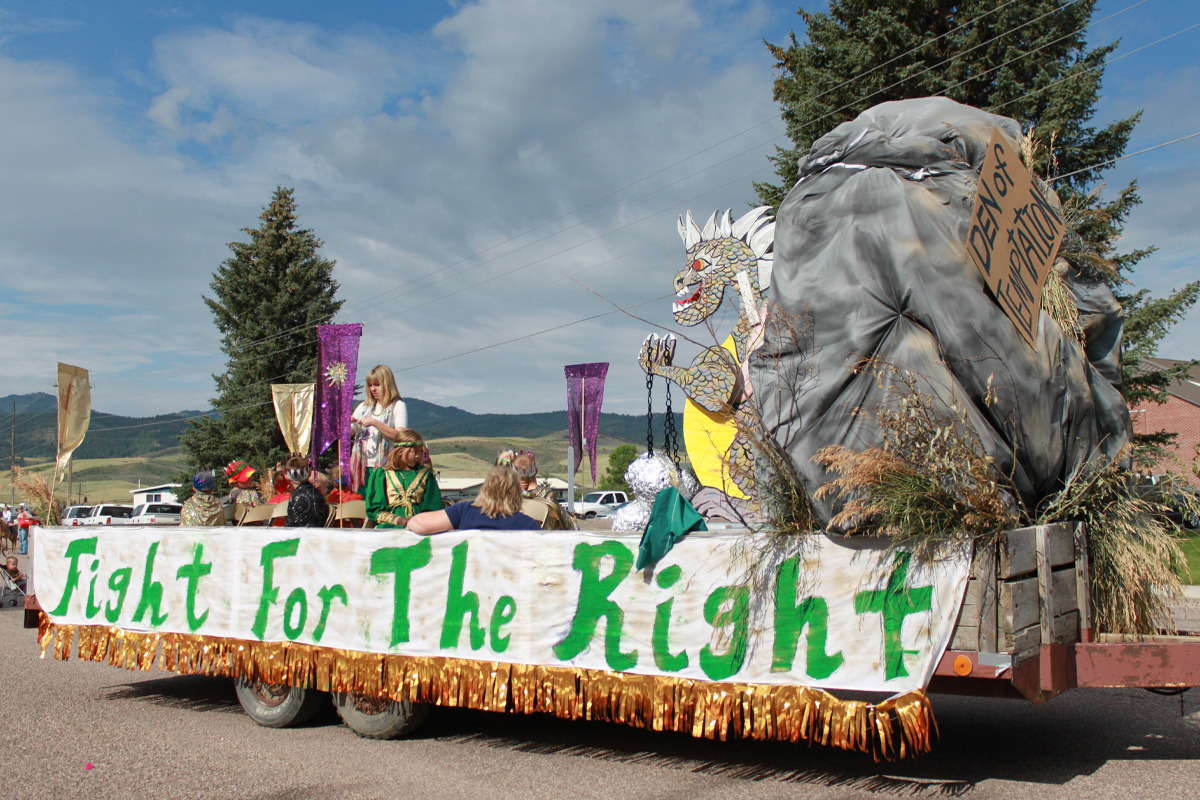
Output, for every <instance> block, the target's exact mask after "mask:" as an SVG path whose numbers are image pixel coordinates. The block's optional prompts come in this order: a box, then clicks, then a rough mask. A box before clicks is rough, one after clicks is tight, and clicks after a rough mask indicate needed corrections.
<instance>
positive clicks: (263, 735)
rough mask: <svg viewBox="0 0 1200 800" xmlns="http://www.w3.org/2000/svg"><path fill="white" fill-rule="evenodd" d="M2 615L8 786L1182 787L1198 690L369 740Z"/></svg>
mask: <svg viewBox="0 0 1200 800" xmlns="http://www.w3.org/2000/svg"><path fill="white" fill-rule="evenodd" d="M20 623H21V614H19V613H17V612H4V613H0V680H2V683H3V694H0V713H2V714H3V718H4V719H5V720H6V721H7V724H6V725H5V726H4V728H3V730H2V731H0V753H2V755H0V770H2V773H3V776H4V778H3V780H4V794H5V796H6V797H7V798H38V800H47V799H52V800H62V799H63V798H75V797H87V798H254V799H255V800H287V799H290V798H296V799H297V800H299V799H300V798H316V799H318V800H320V799H323V798H385V797H404V798H425V797H428V798H438V800H446V799H447V798H480V800H483V799H484V798H486V800H503V798H522V797H546V798H560V797H571V798H608V797H613V798H622V800H628V799H629V798H673V797H687V798H729V797H737V798H759V797H763V798H776V797H805V798H809V797H811V798H826V797H876V796H881V795H882V796H890V795H905V796H908V795H917V796H926V795H930V796H933V795H953V796H969V797H972V798H1005V800H1019V798H1056V797H1063V798H1066V797H1070V798H1092V797H1105V798H1121V799H1122V800H1125V798H1129V797H1133V796H1136V797H1153V798H1156V800H1166V799H1167V798H1195V797H1200V690H1198V691H1193V692H1190V693H1189V694H1187V695H1185V696H1184V702H1183V714H1182V715H1181V713H1180V700H1179V698H1178V697H1160V696H1156V695H1152V694H1150V693H1148V692H1143V691H1139V690H1124V691H1104V692H1097V691H1091V692H1089V691H1075V692H1071V693H1068V694H1066V695H1064V696H1062V697H1059V698H1057V699H1055V700H1054V701H1052V702H1050V703H1048V704H1046V705H1043V706H1041V707H1033V706H1030V705H1028V704H1025V703H1022V702H1018V701H1008V700H980V699H975V698H953V697H941V696H935V697H934V698H933V700H934V708H935V710H936V712H937V716H938V721H939V724H940V726H941V740H940V742H939V743H938V744H937V746H936V749H935V751H934V753H933V754H932V755H930V756H926V757H923V758H921V759H919V760H916V761H911V762H907V763H903V764H879V765H877V764H874V763H872V761H871V759H870V758H869V757H865V756H861V755H853V754H848V753H842V752H838V751H833V750H829V749H825V748H809V747H807V746H804V745H800V746H793V745H782V744H753V743H737V744H724V743H719V742H705V741H696V740H693V739H691V738H689V737H686V736H680V735H665V734H653V733H648V732H645V731H637V730H633V729H629V728H624V727H620V726H615V725H607V724H598V723H573V722H563V721H559V720H555V719H552V718H548V717H541V716H529V717H508V716H504V715H499V714H488V713H483V712H472V711H461V710H454V709H435V712H434V714H433V715H432V716H431V717H430V720H429V722H428V723H427V724H426V725H425V727H423V728H422V729H421V730H420V731H419V732H418V734H417V735H416V737H414V738H412V739H408V740H402V741H393V742H377V741H369V740H364V739H359V738H358V737H356V736H355V735H354V734H353V733H351V732H350V730H349V729H348V728H346V727H344V726H342V725H341V724H340V723H339V720H338V719H337V716H336V714H335V713H333V711H332V708H331V709H330V712H329V713H328V714H326V715H324V716H322V717H319V718H318V719H317V720H316V721H315V722H313V723H312V724H310V725H308V726H306V727H303V728H299V729H293V730H269V729H266V728H260V727H258V726H256V725H255V724H254V723H252V722H251V721H250V719H249V718H248V717H247V716H245V715H244V714H243V713H242V712H241V709H240V706H238V704H237V700H236V698H235V696H234V692H233V687H232V684H231V683H230V682H229V681H227V680H223V679H212V678H202V677H183V676H175V675H172V674H170V673H164V672H159V671H152V672H148V673H142V672H128V671H125V670H120V669H116V668H114V667H109V666H107V665H103V664H90V663H81V662H79V661H77V660H72V661H69V662H65V663H64V662H58V661H54V660H53V659H52V658H46V659H39V658H38V655H37V651H36V645H35V638H34V634H35V632H34V631H29V630H24V629H22V628H21V627H20ZM89 762H90V763H92V764H93V765H94V768H93V769H91V770H87V769H85V765H86V764H87V763H89Z"/></svg>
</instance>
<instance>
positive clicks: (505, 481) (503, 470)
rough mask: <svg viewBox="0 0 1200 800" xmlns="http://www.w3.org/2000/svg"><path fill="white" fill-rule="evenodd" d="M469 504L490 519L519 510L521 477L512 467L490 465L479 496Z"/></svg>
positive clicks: (505, 515)
mask: <svg viewBox="0 0 1200 800" xmlns="http://www.w3.org/2000/svg"><path fill="white" fill-rule="evenodd" d="M471 505H473V506H475V507H476V508H478V509H480V510H481V511H483V513H484V514H487V515H488V516H489V517H491V518H492V519H495V518H496V517H509V516H512V515H513V514H516V513H517V512H518V511H520V510H521V479H520V478H519V477H517V472H516V470H514V469H513V468H512V467H492V468H491V470H489V471H488V474H487V477H486V478H484V480H483V486H481V487H479V496H478V497H476V498H475V502H473V503H471Z"/></svg>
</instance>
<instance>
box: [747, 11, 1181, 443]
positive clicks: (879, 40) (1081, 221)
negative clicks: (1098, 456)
mask: <svg viewBox="0 0 1200 800" xmlns="http://www.w3.org/2000/svg"><path fill="white" fill-rule="evenodd" d="M1095 5H1096V0H1074V1H1072V0H1017V2H1011V3H998V2H997V1H996V0H884V2H880V1H879V0H871V1H869V2H868V1H866V0H831V2H830V4H829V12H828V13H826V14H815V13H810V12H808V11H805V10H804V9H800V10H799V12H798V13H799V15H800V17H801V19H802V20H803V21H804V23H805V26H806V28H807V31H808V40H807V41H806V42H805V43H803V44H802V43H800V42H799V41H798V40H797V38H796V35H795V34H794V33H793V34H791V36H790V39H789V42H788V44H787V46H779V45H774V44H770V43H768V44H767V47H768V49H769V50H770V52H771V54H772V55H773V56H774V57H775V59H776V61H777V64H776V67H777V69H778V70H779V75H778V77H777V78H776V80H775V99H776V100H777V101H779V103H780V104H781V106H782V108H783V119H784V122H785V123H786V124H787V134H788V137H789V138H790V139H791V140H792V145H793V146H792V147H791V148H776V154H775V156H774V157H772V158H771V161H772V162H773V163H774V164H775V167H776V174H777V175H778V177H779V178H780V180H781V183H780V184H779V185H772V184H768V183H758V184H755V188H756V189H757V191H758V195H759V199H760V200H761V201H762V203H764V204H768V205H770V206H772V207H773V208H778V207H779V204H780V203H781V202H782V201H783V198H784V197H785V196H786V195H787V192H788V190H789V189H790V188H791V187H792V186H793V185H794V184H795V182H796V179H797V177H798V161H799V159H800V158H801V157H802V156H803V155H804V154H805V153H806V152H807V151H808V149H809V147H810V146H811V145H812V143H813V141H814V140H816V139H817V138H819V137H820V136H822V135H824V134H825V133H826V132H828V131H829V130H832V129H833V128H834V127H836V126H837V125H839V124H841V123H842V122H845V121H847V120H850V119H853V118H854V117H856V116H857V115H858V114H859V113H861V112H862V111H864V110H866V109H868V108H870V107H871V106H874V105H878V104H879V103H882V102H885V101H889V100H903V99H906V98H915V97H925V96H929V95H943V96H945V97H949V98H950V99H952V100H956V101H958V102H960V103H964V104H966V105H971V106H975V107H977V108H982V109H985V110H988V111H992V112H994V113H997V114H1001V115H1004V116H1007V117H1012V118H1013V119H1016V120H1017V121H1018V122H1019V123H1020V124H1021V125H1022V127H1023V128H1024V129H1025V130H1026V131H1030V130H1032V132H1033V135H1034V137H1035V139H1036V140H1037V142H1038V143H1039V144H1040V146H1041V147H1040V149H1039V151H1038V153H1037V156H1036V158H1035V163H1034V164H1033V168H1034V172H1035V173H1037V174H1039V175H1042V176H1057V175H1061V176H1064V177H1063V179H1061V180H1058V181H1056V182H1055V183H1054V189H1055V191H1057V192H1058V194H1059V196H1060V197H1061V198H1062V200H1063V202H1064V205H1065V206H1066V207H1067V208H1068V209H1071V210H1072V211H1073V215H1072V216H1073V217H1074V218H1075V219H1076V230H1077V231H1078V232H1079V233H1080V235H1081V237H1082V240H1083V243H1084V250H1085V251H1086V256H1087V257H1086V258H1083V259H1080V260H1079V261H1078V262H1077V263H1075V266H1077V267H1080V268H1081V269H1083V270H1084V271H1085V272H1090V273H1091V274H1093V275H1094V276H1096V277H1100V278H1102V279H1104V280H1106V281H1107V282H1108V283H1109V285H1110V286H1112V287H1113V291H1114V293H1115V294H1116V295H1117V298H1118V300H1120V301H1121V303H1122V304H1123V305H1124V306H1125V311H1126V315H1127V317H1126V326H1125V338H1124V342H1123V345H1122V347H1123V358H1122V362H1123V363H1122V370H1123V373H1124V380H1125V387H1124V391H1125V397H1126V400H1127V401H1128V402H1129V403H1130V404H1136V403H1138V402H1140V401H1145V400H1150V401H1155V402H1160V403H1161V402H1165V401H1166V397H1167V395H1166V387H1167V386H1169V385H1170V383H1171V382H1172V381H1173V380H1176V379H1179V378H1182V377H1183V376H1184V375H1185V374H1186V371H1187V368H1188V364H1187V363H1184V364H1181V365H1180V366H1179V367H1177V368H1175V369H1173V370H1165V371H1156V370H1153V369H1148V368H1147V367H1146V366H1145V365H1144V361H1143V359H1145V358H1147V357H1152V356H1153V355H1154V354H1155V351H1156V350H1157V346H1158V342H1159V341H1160V340H1161V339H1162V337H1163V336H1165V335H1166V333H1167V332H1168V331H1169V330H1170V328H1171V326H1172V325H1173V324H1174V323H1176V322H1178V321H1179V320H1181V319H1182V318H1183V317H1184V315H1185V314H1186V313H1187V312H1188V310H1189V309H1190V308H1191V307H1192V306H1193V305H1194V304H1195V303H1196V301H1197V299H1198V298H1200V282H1195V283H1190V284H1188V285H1186V286H1184V287H1183V288H1181V289H1178V290H1176V291H1175V292H1172V293H1171V294H1170V295H1169V296H1167V297H1165V298H1158V299H1155V298H1151V297H1149V295H1148V294H1147V292H1145V291H1144V290H1134V289H1133V288H1132V286H1131V284H1130V282H1129V274H1130V272H1131V271H1132V270H1133V268H1134V267H1135V266H1136V265H1137V264H1138V262H1140V261H1142V260H1143V259H1144V258H1146V257H1147V256H1149V255H1150V254H1151V253H1153V252H1154V248H1147V249H1143V250H1135V251H1133V252H1129V253H1118V252H1117V240H1118V239H1119V238H1120V235H1121V231H1122V228H1123V226H1124V224H1125V221H1126V219H1127V217H1128V215H1129V213H1130V212H1131V211H1132V210H1133V209H1134V208H1135V207H1136V206H1137V205H1138V204H1139V203H1140V202H1141V200H1140V198H1139V197H1138V193H1137V182H1136V181H1134V182H1131V183H1130V184H1129V185H1128V186H1126V187H1124V188H1123V189H1121V190H1120V191H1118V192H1117V193H1116V195H1115V197H1113V198H1112V199H1110V200H1104V199H1102V198H1101V197H1100V193H1099V187H1100V180H1101V177H1102V174H1103V172H1104V169H1105V168H1106V167H1107V166H1109V165H1110V164H1111V161H1112V159H1115V158H1117V157H1119V156H1120V155H1121V154H1122V153H1123V152H1124V151H1125V147H1126V145H1127V144H1128V142H1129V137H1130V135H1131V134H1132V133H1133V129H1134V126H1135V125H1136V124H1137V122H1138V119H1139V117H1140V116H1141V114H1140V112H1139V113H1138V114H1134V115H1133V116H1131V117H1127V118H1125V119H1121V120H1117V121H1115V122H1113V123H1111V124H1109V125H1108V126H1107V127H1104V128H1099V129H1097V128H1096V127H1093V126H1092V124H1091V122H1092V116H1093V114H1094V112H1095V106H1096V100H1097V98H1098V96H1099V92H1100V84H1101V79H1102V78H1103V75H1104V60H1105V59H1106V58H1107V57H1108V56H1109V54H1111V53H1112V52H1113V51H1114V50H1115V49H1116V47H1117V44H1116V43H1114V44H1111V45H1107V46H1104V47H1096V48H1092V49H1088V48H1087V42H1086V36H1085V34H1086V26H1087V25H1088V24H1089V22H1090V21H1091V17H1092V12H1093V10H1094V7H1095ZM1169 438H1170V437H1169V436H1166V437H1164V436H1162V435H1157V436H1153V435H1152V436H1151V437H1149V443H1155V442H1157V443H1160V444H1161V443H1163V442H1165V441H1166V440H1167V439H1169Z"/></svg>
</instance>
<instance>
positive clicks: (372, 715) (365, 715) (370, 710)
mask: <svg viewBox="0 0 1200 800" xmlns="http://www.w3.org/2000/svg"><path fill="white" fill-rule="evenodd" d="M333 705H334V707H336V708H337V711H338V714H339V715H341V717H342V721H343V722H345V723H346V725H348V726H349V728H350V730H352V731H354V732H355V733H357V734H358V735H359V736H362V737H364V738H366V739H398V738H400V737H401V736H407V735H409V734H410V733H412V732H413V731H415V730H416V729H417V728H419V727H420V726H421V723H422V722H424V721H425V718H426V717H428V716H429V705H428V704H427V703H413V702H410V701H408V700H392V699H390V698H387V697H372V696H371V695H365V694H358V693H357V692H337V693H335V694H334V695H333Z"/></svg>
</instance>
